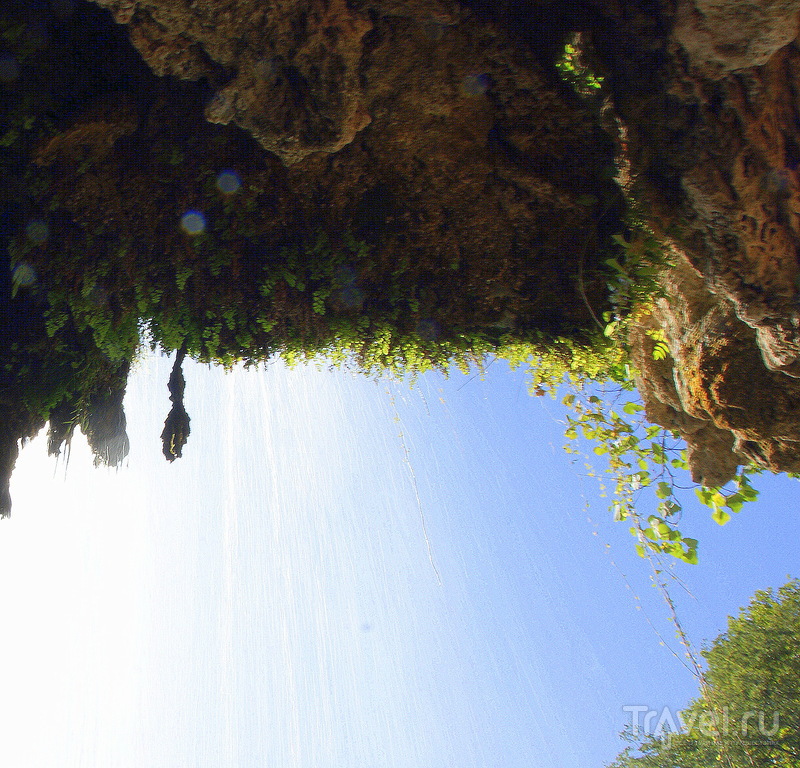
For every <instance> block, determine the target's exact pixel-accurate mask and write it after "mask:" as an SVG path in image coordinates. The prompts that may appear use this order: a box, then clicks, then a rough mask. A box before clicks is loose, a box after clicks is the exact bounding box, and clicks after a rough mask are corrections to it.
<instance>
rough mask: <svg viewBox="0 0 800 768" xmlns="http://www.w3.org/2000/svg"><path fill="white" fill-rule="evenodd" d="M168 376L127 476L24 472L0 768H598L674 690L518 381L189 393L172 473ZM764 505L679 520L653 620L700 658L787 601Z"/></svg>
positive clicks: (203, 380)
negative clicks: (737, 615)
mask: <svg viewBox="0 0 800 768" xmlns="http://www.w3.org/2000/svg"><path fill="white" fill-rule="evenodd" d="M169 367H170V365H169V361H167V360H165V359H158V358H154V359H148V360H145V361H144V362H143V363H142V365H141V366H140V368H139V370H138V371H137V373H136V375H135V377H134V378H133V380H132V382H131V385H130V387H129V395H128V399H127V411H128V420H129V432H130V434H131V442H132V450H131V456H130V458H129V461H128V465H127V466H126V467H125V468H123V469H122V470H120V471H118V472H109V471H106V470H93V469H92V468H91V461H90V459H89V457H88V455H87V452H86V449H85V446H82V445H80V444H76V446H75V448H74V449H73V455H72V458H71V461H70V464H69V467H68V468H66V469H65V467H64V466H63V464H62V465H60V466H58V467H57V468H56V467H55V465H54V463H53V462H52V461H51V460H47V459H46V458H45V457H44V455H43V454H44V447H43V445H42V444H41V443H42V441H40V440H39V441H34V442H33V443H32V444H31V445H30V446H28V447H27V448H26V449H25V451H24V452H23V456H22V457H21V459H20V465H19V469H18V471H17V473H16V475H15V477H14V482H13V485H12V492H13V495H14V501H15V508H14V514H13V517H12V519H11V520H9V521H6V522H4V523H2V525H0V528H1V529H2V536H1V537H0V548H1V549H2V552H0V555H2V557H1V558H0V568H1V569H2V574H0V575H2V578H3V583H4V584H5V585H6V587H5V589H4V590H3V594H2V596H0V610H2V611H3V615H4V617H6V626H7V627H13V628H15V631H14V632H11V633H9V632H7V633H6V636H5V637H4V638H2V639H0V673H2V677H3V679H4V680H5V681H7V684H4V688H5V690H7V691H9V694H8V695H7V696H6V699H7V703H6V705H5V708H4V709H3V711H1V712H0V715H2V717H0V722H2V723H3V729H4V730H7V734H4V736H5V737H6V738H4V740H3V741H2V742H0V743H1V744H2V745H1V746H0V758H2V760H3V765H8V766H11V767H12V768H38V766H51V765H53V764H58V765H63V766H78V765H81V766H87V765H88V766H94V765H98V766H100V765H102V766H104V767H105V766H131V767H132V766H140V765H148V766H153V767H154V768H158V766H165V767H166V766H169V768H176V767H178V766H184V765H185V766H189V767H190V768H197V767H198V766H202V767H205V766H209V768H210V767H211V766H215V767H216V766H241V767H242V768H248V767H249V766H256V765H258V766H262V765H265V764H268V765H281V766H287V767H294V766H297V768H312V767H313V768H316V767H317V766H325V768H331V767H333V768H335V767H338V766H341V767H342V768H351V767H352V768H364V766H375V767H376V768H383V767H384V766H385V767H386V768H429V766H431V765H436V766H444V767H445V768H446V767H448V766H454V767H455V766H458V768H470V767H471V766H476V767H480V768H483V767H484V766H487V767H494V766H502V767H503V768H516V767H517V766H520V768H521V767H522V766H526V768H528V767H530V766H537V768H578V767H580V768H585V767H586V766H593V765H594V766H601V765H603V764H604V763H605V762H607V761H610V760H611V759H613V757H614V755H615V754H616V752H617V751H618V749H619V747H620V745H619V742H618V741H617V736H616V734H617V733H618V731H619V730H621V729H622V728H623V727H624V726H625V724H626V722H627V718H628V715H627V714H626V713H625V712H624V711H623V709H622V708H623V707H624V706H626V705H646V706H648V707H650V708H652V709H658V708H660V707H663V706H669V707H670V708H672V710H673V711H675V710H678V709H680V707H681V706H683V705H684V704H685V703H686V701H687V699H688V698H690V697H691V696H693V695H694V693H695V692H696V684H695V682H694V680H693V678H692V676H691V674H690V673H689V672H688V671H687V670H686V669H685V668H684V666H683V665H682V663H681V661H680V659H678V658H676V657H675V655H673V653H672V652H671V651H670V648H668V647H665V646H664V645H661V643H660V640H659V634H660V636H661V637H662V638H663V639H664V640H666V641H667V643H668V645H669V646H670V647H671V648H672V649H674V650H676V651H678V653H680V648H679V646H678V644H677V642H676V641H675V638H674V632H673V628H672V626H671V624H670V622H669V620H668V612H667V609H666V607H665V606H664V605H663V602H662V601H661V598H660V596H659V594H658V592H657V590H655V589H654V588H653V586H652V585H651V583H650V581H649V572H648V565H647V563H646V562H645V561H643V560H641V559H640V558H639V557H637V556H636V555H635V553H634V551H633V541H632V539H631V537H630V536H629V534H628V533H627V528H626V526H624V525H621V524H614V523H612V522H610V520H609V514H608V512H607V510H606V502H605V501H604V500H601V499H599V497H598V488H597V483H596V480H595V479H593V478H587V477H583V476H582V473H583V470H582V467H581V465H580V464H578V465H573V464H572V463H570V460H569V457H568V456H567V455H566V454H565V453H564V452H563V451H562V449H561V446H562V444H563V442H564V439H563V436H562V435H563V424H562V423H561V422H562V420H563V417H564V414H563V412H562V408H561V406H560V405H559V404H558V403H557V402H555V401H553V400H550V399H548V398H531V397H529V396H528V394H527V392H526V389H525V386H524V381H523V376H522V374H517V373H512V372H509V371H508V370H507V369H505V368H504V366H503V365H501V364H499V363H495V364H493V365H492V366H491V367H490V368H489V370H488V371H487V374H486V376H485V377H484V378H481V377H473V378H468V377H464V376H462V375H460V374H458V375H454V376H453V377H452V378H450V379H444V378H443V377H441V376H433V375H431V376H425V377H422V378H421V380H420V381H419V382H418V384H417V386H416V387H415V388H413V389H409V388H408V386H407V385H405V384H402V383H399V382H393V381H378V382H374V381H370V380H367V379H365V378H363V377H358V376H353V375H351V374H348V373H346V372H342V371H334V372H329V371H327V370H322V371H318V370H316V369H314V368H309V369H298V370H295V371H287V370H286V369H284V368H283V367H282V366H279V365H277V366H271V367H269V368H268V369H267V370H266V371H260V372H259V371H250V372H246V373H245V372H235V373H234V374H228V375H226V374H224V373H223V372H222V371H220V370H209V369H207V368H204V367H201V366H195V365H191V366H187V370H186V375H187V408H188V410H189V413H190V415H191V417H192V435H191V437H190V441H189V443H188V445H187V447H186V449H185V454H184V458H183V459H181V460H180V461H177V462H175V464H173V465H168V464H167V463H166V462H164V460H163V457H162V456H161V455H160V445H159V441H158V435H159V434H160V431H161V423H162V422H163V418H164V416H165V415H166V412H167V411H168V409H169V402H168V399H167V397H168V393H167V391H166V381H167V378H168V375H169ZM401 434H402V436H401ZM757 487H759V488H761V489H762V500H761V501H759V502H758V503H757V504H756V505H752V506H751V507H750V508H745V510H744V511H743V512H742V513H741V514H740V515H738V516H735V518H734V519H733V520H732V521H731V523H729V524H728V525H727V526H726V527H724V528H720V527H719V526H717V525H716V524H714V523H713V522H711V521H710V520H709V519H708V514H707V511H706V510H704V509H703V508H701V507H699V505H698V506H697V507H695V508H693V509H690V510H687V516H686V523H685V524H684V529H686V531H687V532H688V531H689V530H691V531H692V532H693V533H695V534H696V536H697V538H699V539H700V540H701V563H700V565H698V566H684V565H682V564H678V565H677V566H676V572H677V573H678V574H679V575H680V577H681V578H682V579H684V580H685V582H686V584H687V586H688V588H689V590H690V591H691V593H692V595H693V597H689V596H688V595H686V594H685V593H684V592H682V591H681V590H680V589H678V588H677V587H676V588H674V589H673V592H674V595H675V597H676V600H677V604H678V609H679V616H680V619H681V621H682V622H683V624H684V626H685V627H686V629H687V630H688V631H689V634H690V636H691V638H692V639H693V641H694V642H695V643H696V644H697V645H698V646H700V645H701V644H702V643H703V642H704V641H707V640H711V639H713V637H715V636H716V634H718V633H719V632H720V631H722V630H723V629H724V625H725V618H726V616H727V615H728V614H730V613H734V612H736V611H737V610H738V608H739V607H740V606H742V605H744V604H745V603H746V602H747V601H748V599H749V598H750V596H751V595H752V593H753V592H754V591H755V590H756V589H759V588H765V587H769V586H779V585H780V584H782V583H784V582H785V581H786V580H787V578H788V577H789V576H790V575H797V555H798V548H797V541H798V532H800V522H799V519H798V500H797V483H796V481H790V480H788V479H787V478H771V477H765V478H760V479H759V480H758V483H757ZM657 633H658V634H657ZM11 702H13V703H11ZM32 744H33V745H35V746H31V745H32ZM4 752H5V754H3V753H4Z"/></svg>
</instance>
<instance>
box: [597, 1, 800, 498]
mask: <svg viewBox="0 0 800 768" xmlns="http://www.w3.org/2000/svg"><path fill="white" fill-rule="evenodd" d="M797 18H798V3H796V2H783V3H781V2H774V3H752V4H750V3H748V4H743V3H735V2H734V3H714V2H705V3H700V2H698V3H697V4H696V5H693V6H691V7H690V6H689V5H688V4H686V3H683V4H681V5H679V7H678V11H677V13H676V14H675V15H672V14H671V13H670V12H665V13H663V14H662V15H660V16H658V17H657V18H653V17H650V18H649V19H644V20H643V18H642V17H641V16H638V17H637V16H635V15H632V16H630V17H629V18H628V20H627V21H626V22H623V24H627V25H628V26H629V27H632V28H635V29H636V32H633V30H631V34H630V36H627V37H626V36H625V35H624V33H620V36H622V37H625V39H626V42H624V43H623V44H622V50H619V49H618V50H616V51H612V50H611V48H610V47H609V46H610V44H611V38H606V37H604V36H603V35H598V36H597V37H596V42H597V43H598V47H599V48H600V49H601V50H603V53H604V56H605V57H606V58H605V60H606V62H607V63H608V64H609V65H610V68H611V75H610V77H611V80H612V89H613V90H616V93H615V105H616V107H617V109H618V111H619V113H620V116H621V118H622V121H623V123H624V125H625V128H626V131H627V133H626V139H627V148H628V150H629V157H630V160H631V166H632V176H633V179H634V180H633V182H632V185H631V190H632V193H633V195H634V196H635V197H637V198H638V199H639V200H640V201H641V202H642V207H643V210H644V211H645V213H646V214H649V215H650V217H651V222H652V224H653V225H654V226H655V227H656V229H657V230H658V231H659V232H660V233H661V234H662V235H664V237H665V239H666V240H667V241H668V242H671V243H672V244H673V246H674V247H675V250H676V259H677V263H676V266H675V267H674V268H673V269H670V270H667V271H666V272H665V273H664V274H663V275H662V282H663V285H664V287H665V289H666V291H665V294H666V298H665V299H664V300H661V301H659V302H658V306H657V308H656V311H655V312H654V313H653V315H652V316H651V317H650V318H648V319H646V320H645V321H644V322H643V324H642V327H641V328H639V329H638V330H637V331H636V332H635V333H634V335H633V342H634V348H635V356H636V361H637V363H638V365H639V366H640V368H641V370H642V376H641V378H640V381H639V383H640V389H641V392H642V395H643V397H644V399H645V402H646V405H647V412H648V414H649V415H650V416H651V418H653V420H655V421H657V422H659V423H661V424H664V425H665V426H668V427H670V428H674V429H677V430H678V431H679V432H680V433H681V434H682V435H683V436H684V437H685V438H686V440H687V442H688V444H689V449H690V458H691V463H692V466H693V470H694V474H695V479H696V480H698V481H702V482H705V483H706V484H709V485H718V484H720V483H721V482H724V481H726V480H728V479H730V477H731V476H732V475H733V473H734V472H735V470H736V466H737V465H738V464H741V463H744V462H745V460H747V459H750V460H753V461H755V462H756V463H758V464H760V465H761V466H764V467H767V468H769V469H772V470H775V471H785V470H788V471H797V469H798V468H800V454H799V453H798V448H800V444H798V442H797V441H798V440H799V439H800V431H798V426H797V425H798V420H800V411H798V408H800V386H799V385H800V381H798V379H797V377H798V376H800V333H799V332H798V329H800V294H799V293H798V290H799V286H800V279H799V275H800V270H799V269H798V248H799V247H800V177H798V170H799V168H798V163H800V132H798V119H797V116H798V114H800V101H799V100H798V92H799V91H798V85H800V51H798V49H797V47H796V46H795V45H794V44H793V43H792V41H793V40H794V37H795V36H796V33H797ZM648 29H649V31H648ZM665 30H666V31H667V34H666V35H664V31H665ZM669 30H671V32H670V31H669ZM648 36H649V37H650V40H649V42H648V40H647V38H648ZM614 39H615V40H617V39H619V38H618V37H615V38H614ZM634 66H638V73H636V72H634V70H633V67H634ZM644 72H646V73H647V74H642V73H644ZM623 78H624V79H625V81H624V82H623ZM656 328H660V329H662V330H663V331H664V333H665V335H666V338H667V341H668V344H669V347H670V350H671V352H672V359H671V360H668V361H661V362H657V361H654V360H653V359H652V348H653V344H654V342H653V340H652V339H651V338H650V337H649V336H647V334H646V331H647V330H653V329H656Z"/></svg>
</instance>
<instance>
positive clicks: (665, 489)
mask: <svg viewBox="0 0 800 768" xmlns="http://www.w3.org/2000/svg"><path fill="white" fill-rule="evenodd" d="M671 495H672V485H670V483H666V482H664V481H663V480H662V481H661V482H660V483H659V484H658V487H657V488H656V496H657V497H658V498H659V499H666V498H669V497H670V496H671Z"/></svg>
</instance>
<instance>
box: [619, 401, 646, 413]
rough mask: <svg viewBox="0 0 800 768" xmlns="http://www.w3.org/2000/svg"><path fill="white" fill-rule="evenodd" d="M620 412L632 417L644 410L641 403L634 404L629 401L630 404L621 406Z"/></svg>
mask: <svg viewBox="0 0 800 768" xmlns="http://www.w3.org/2000/svg"><path fill="white" fill-rule="evenodd" d="M622 410H623V411H624V412H625V413H627V414H628V415H629V416H632V415H633V414H634V413H638V412H639V411H642V410H644V406H643V405H642V404H641V403H634V402H633V401H631V402H630V403H625V405H624V406H622Z"/></svg>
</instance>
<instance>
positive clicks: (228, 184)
mask: <svg viewBox="0 0 800 768" xmlns="http://www.w3.org/2000/svg"><path fill="white" fill-rule="evenodd" d="M241 186H242V180H241V179H240V178H239V176H238V174H237V173H236V171H222V172H221V173H220V174H219V175H218V176H217V189H218V190H219V191H220V192H222V193H223V194H225V195H232V194H234V192H238V191H239V188H240V187H241Z"/></svg>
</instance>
